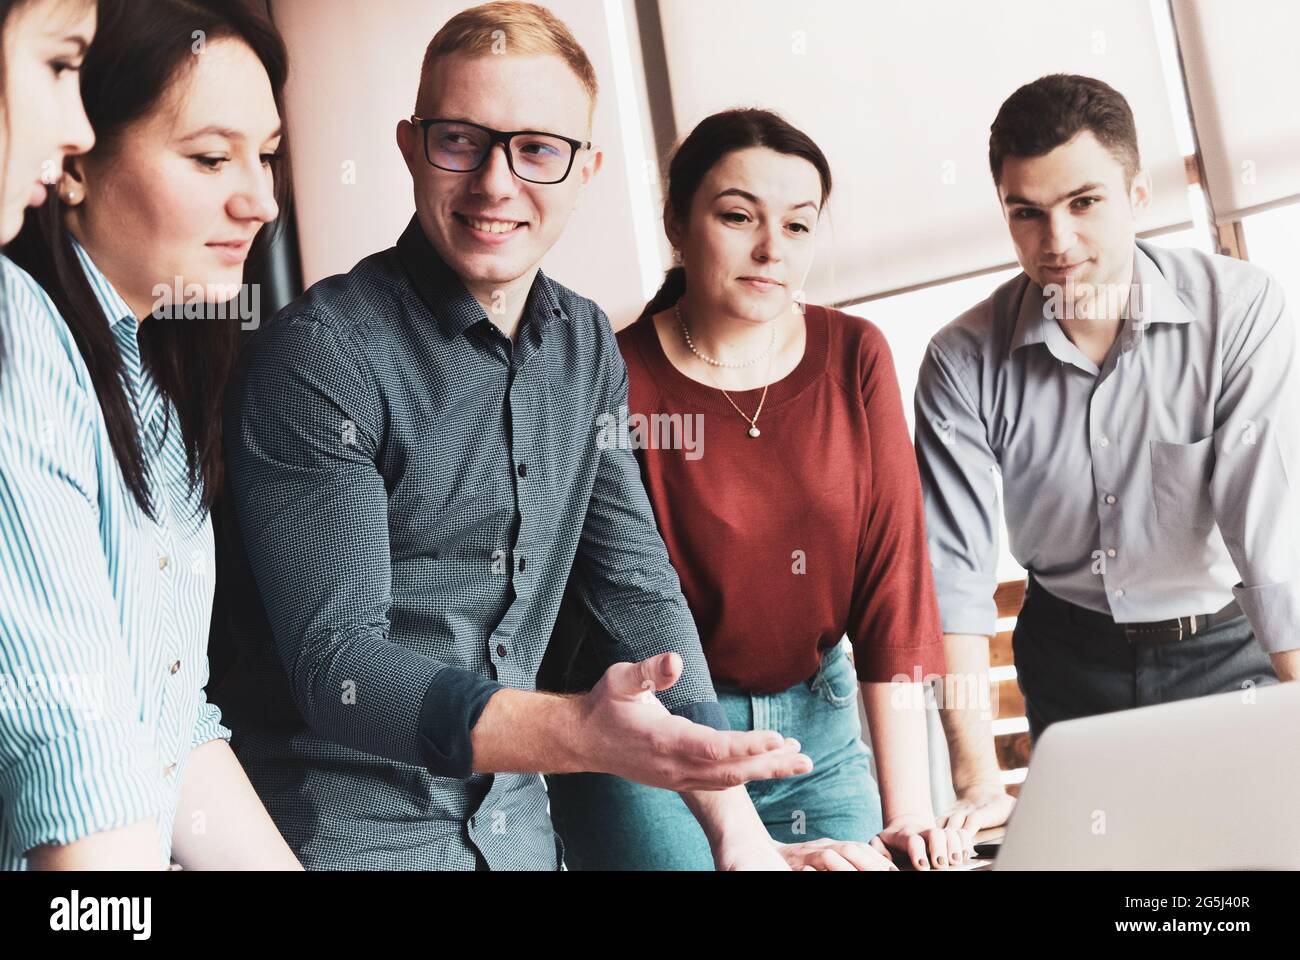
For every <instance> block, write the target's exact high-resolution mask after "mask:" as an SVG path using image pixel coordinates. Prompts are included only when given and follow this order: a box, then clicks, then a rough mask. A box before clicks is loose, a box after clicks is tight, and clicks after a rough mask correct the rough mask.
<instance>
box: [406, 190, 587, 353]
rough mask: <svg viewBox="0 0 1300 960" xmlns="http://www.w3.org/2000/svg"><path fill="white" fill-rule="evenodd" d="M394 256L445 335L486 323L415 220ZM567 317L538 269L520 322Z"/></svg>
mask: <svg viewBox="0 0 1300 960" xmlns="http://www.w3.org/2000/svg"><path fill="white" fill-rule="evenodd" d="M397 255H398V258H399V259H400V260H401V262H402V266H403V267H405V269H406V273H407V275H408V276H409V277H410V278H411V282H412V283H413V284H414V285H415V289H416V291H417V292H419V294H420V298H421V299H422V300H424V302H425V304H426V305H427V306H428V307H429V309H430V310H431V311H432V312H433V315H434V317H435V319H436V320H437V321H438V323H440V324H441V325H442V327H443V329H444V330H446V331H447V332H448V333H450V334H453V335H458V334H463V333H465V331H467V330H468V329H469V328H470V327H472V326H474V325H475V324H478V323H481V322H483V321H486V320H487V314H486V313H484V312H483V306H482V304H480V303H479V302H478V301H477V300H475V299H474V297H473V295H472V294H470V292H469V291H468V290H466V289H465V284H464V283H462V282H461V279H460V277H458V276H457V275H456V274H455V272H454V271H453V270H452V269H451V267H449V266H448V265H447V263H446V262H445V261H444V260H443V259H442V257H440V256H439V255H438V251H437V250H435V249H434V247H433V244H431V243H430V242H429V238H428V237H427V236H425V233H424V228H423V227H421V226H420V221H419V218H418V217H415V216H413V217H411V222H410V223H408V224H407V225H406V229H405V230H404V231H402V235H401V237H399V238H398V240H397ZM567 316H568V315H567V314H566V313H565V312H564V310H563V308H562V307H561V306H560V299H559V296H558V293H557V291H556V289H555V283H554V281H552V280H551V278H550V277H548V276H546V274H545V273H543V272H542V271H541V269H540V268H539V269H538V271H537V276H536V277H534V278H533V285H532V287H531V288H530V289H529V291H528V302H527V304H526V306H525V307H524V314H523V319H527V320H531V321H532V322H533V323H535V324H537V325H538V326H539V328H540V327H544V326H546V325H547V324H549V323H551V322H552V321H554V320H557V319H566V318H567Z"/></svg>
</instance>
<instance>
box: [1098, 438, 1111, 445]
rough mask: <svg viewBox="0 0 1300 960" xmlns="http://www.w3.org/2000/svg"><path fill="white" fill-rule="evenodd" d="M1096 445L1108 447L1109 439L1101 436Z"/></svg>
mask: <svg viewBox="0 0 1300 960" xmlns="http://www.w3.org/2000/svg"><path fill="white" fill-rule="evenodd" d="M1097 444H1098V446H1102V447H1109V446H1110V438H1109V437H1104V436H1103V437H1102V438H1101V439H1100V440H1098V441H1097Z"/></svg>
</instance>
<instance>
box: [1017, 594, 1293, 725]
mask: <svg viewBox="0 0 1300 960" xmlns="http://www.w3.org/2000/svg"><path fill="white" fill-rule="evenodd" d="M1205 612H1206V611H1204V610H1199V611H1194V610H1189V611H1187V613H1188V614H1191V613H1205ZM1011 643H1012V651H1013V655H1014V657H1015V664H1016V676H1017V681H1018V682H1019V684H1020V690H1021V692H1022V693H1024V695H1025V713H1026V714H1027V715H1028V717H1029V736H1030V739H1031V740H1037V739H1038V737H1039V735H1040V734H1042V732H1043V729H1044V728H1045V727H1047V725H1048V724H1051V723H1055V722H1056V721H1057V720H1070V719H1073V718H1075V717H1087V716H1092V715H1094V714H1098V713H1109V712H1110V711H1112V710H1128V709H1131V708H1133V707H1144V706H1148V705H1150V704H1155V703H1168V702H1170V701H1172V700H1186V699H1189V698H1191V697H1203V696H1207V695H1209V694H1213V693H1226V692H1227V691H1229V690H1240V689H1242V688H1244V687H1245V686H1247V685H1248V684H1254V685H1256V686H1264V685H1266V684H1273V683H1277V682H1278V680H1277V674H1276V673H1274V671H1273V663H1272V661H1271V660H1270V659H1269V657H1268V654H1266V653H1265V652H1264V651H1263V650H1261V649H1260V647H1259V644H1257V643H1256V642H1255V636H1254V634H1253V633H1252V631H1251V628H1250V623H1249V621H1247V619H1246V617H1245V615H1244V614H1242V615H1240V616H1238V617H1235V618H1233V619H1232V620H1228V621H1225V622H1224V623H1221V624H1218V625H1217V626H1214V627H1211V628H1209V629H1207V630H1202V631H1200V632H1199V633H1196V634H1194V635H1185V636H1184V637H1183V639H1182V640H1178V641H1174V642H1168V643H1152V642H1146V641H1135V642H1131V641H1129V640H1128V639H1127V638H1126V637H1125V636H1124V629H1123V627H1120V626H1117V625H1116V624H1115V623H1114V622H1113V621H1112V620H1111V619H1110V618H1109V617H1106V616H1105V615H1103V614H1098V613H1097V612H1095V611H1092V610H1088V609H1086V608H1084V607H1079V606H1076V605H1075V604H1072V603H1069V602H1068V601H1066V600H1062V599H1061V598H1060V597H1057V596H1055V595H1054V594H1051V593H1049V592H1048V591H1047V590H1045V589H1044V588H1043V586H1042V585H1041V584H1039V583H1038V582H1037V581H1036V580H1034V577H1033V575H1032V574H1031V575H1030V577H1029V585H1028V588H1027V590H1026V592H1025V603H1024V607H1023V608H1022V609H1021V611H1020V615H1019V617H1018V618H1017V620H1016V629H1015V632H1014V634H1012V640H1011Z"/></svg>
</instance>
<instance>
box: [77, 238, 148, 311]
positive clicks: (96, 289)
mask: <svg viewBox="0 0 1300 960" xmlns="http://www.w3.org/2000/svg"><path fill="white" fill-rule="evenodd" d="M68 239H69V240H71V241H72V249H73V250H75V251H76V253H77V259H78V260H79V261H80V262H81V269H82V272H84V273H85V275H86V280H87V282H89V284H90V289H91V292H92V293H94V294H95V300H96V302H98V303H99V309H100V310H102V311H103V312H104V318H105V319H106V320H108V325H109V327H110V328H115V327H117V325H118V324H119V323H122V322H124V321H126V320H130V321H131V332H132V333H134V332H135V328H136V316H135V311H133V310H132V309H131V308H130V307H129V306H127V304H126V301H125V300H123V299H122V295H121V294H119V293H118V292H117V291H116V290H114V289H113V285H112V284H111V283H109V282H108V278H107V277H106V276H104V273H103V271H102V270H100V269H99V267H97V266H95V261H93V260H91V259H90V254H88V253H87V252H86V250H85V248H84V247H83V246H82V245H81V244H80V243H78V242H77V238H76V237H73V236H71V235H69V237H68Z"/></svg>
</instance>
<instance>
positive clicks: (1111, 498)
mask: <svg viewBox="0 0 1300 960" xmlns="http://www.w3.org/2000/svg"><path fill="white" fill-rule="evenodd" d="M1106 502H1107V503H1114V502H1115V494H1113V493H1108V494H1106Z"/></svg>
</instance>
